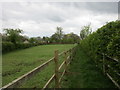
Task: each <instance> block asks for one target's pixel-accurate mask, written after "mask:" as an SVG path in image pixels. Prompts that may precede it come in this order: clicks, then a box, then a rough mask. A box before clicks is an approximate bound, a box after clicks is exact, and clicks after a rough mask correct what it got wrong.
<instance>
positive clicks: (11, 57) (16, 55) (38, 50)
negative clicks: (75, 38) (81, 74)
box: [2, 44, 74, 86]
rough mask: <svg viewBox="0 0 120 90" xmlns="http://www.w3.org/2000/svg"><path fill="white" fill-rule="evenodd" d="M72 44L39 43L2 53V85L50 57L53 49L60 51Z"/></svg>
mask: <svg viewBox="0 0 120 90" xmlns="http://www.w3.org/2000/svg"><path fill="white" fill-rule="evenodd" d="M73 46H74V45H73V44H70V45H69V44H64V45H41V46H36V47H32V48H28V49H23V50H18V51H13V52H10V53H7V54H4V55H3V56H2V76H3V77H2V80H3V81H2V86H4V85H6V84H8V83H9V82H11V81H13V80H14V79H16V78H18V77H20V76H21V75H23V74H25V73H27V72H28V71H30V70H32V69H33V68H35V67H37V66H39V65H40V64H42V63H44V62H45V61H47V60H49V59H50V58H52V57H53V56H54V51H55V50H59V53H60V52H62V51H64V50H68V49H70V48H72V47H73Z"/></svg>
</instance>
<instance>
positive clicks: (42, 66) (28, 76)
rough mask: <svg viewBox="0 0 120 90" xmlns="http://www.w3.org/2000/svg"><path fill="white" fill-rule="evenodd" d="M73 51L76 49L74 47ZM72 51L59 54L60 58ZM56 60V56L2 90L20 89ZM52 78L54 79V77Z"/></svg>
mask: <svg viewBox="0 0 120 90" xmlns="http://www.w3.org/2000/svg"><path fill="white" fill-rule="evenodd" d="M72 49H74V47H73V48H72ZM72 49H69V50H67V51H63V52H61V53H60V54H58V56H61V55H62V54H64V53H66V52H70V51H71V50H72ZM55 58H56V56H54V57H53V58H51V59H49V60H48V61H46V62H44V63H43V64H41V65H40V66H38V67H36V68H34V69H33V70H31V71H29V72H28V73H26V74H24V75H22V76H20V77H19V78H17V79H15V80H13V81H12V82H10V83H8V84H7V85H5V86H3V87H2V90H4V89H6V88H16V87H19V86H20V85H21V84H22V83H23V82H25V81H27V80H28V79H29V78H31V77H32V76H34V75H35V74H36V73H38V72H41V71H42V70H43V69H44V68H45V67H47V66H48V65H49V63H51V62H52V61H54V60H55ZM52 77H54V75H53V76H52Z"/></svg>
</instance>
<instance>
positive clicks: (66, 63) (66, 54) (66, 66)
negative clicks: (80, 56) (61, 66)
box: [65, 52, 67, 72]
mask: <svg viewBox="0 0 120 90" xmlns="http://www.w3.org/2000/svg"><path fill="white" fill-rule="evenodd" d="M65 72H67V53H66V52H65Z"/></svg>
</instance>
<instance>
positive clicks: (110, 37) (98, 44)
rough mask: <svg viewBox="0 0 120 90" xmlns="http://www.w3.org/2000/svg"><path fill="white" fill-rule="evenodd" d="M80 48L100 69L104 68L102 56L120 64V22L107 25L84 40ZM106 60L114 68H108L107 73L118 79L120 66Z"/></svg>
mask: <svg viewBox="0 0 120 90" xmlns="http://www.w3.org/2000/svg"><path fill="white" fill-rule="evenodd" d="M80 46H81V47H82V48H83V50H84V51H85V52H86V53H87V54H88V56H89V57H91V59H92V60H94V61H95V63H96V64H97V65H98V67H99V68H102V65H103V61H102V60H103V56H102V55H101V54H106V56H109V57H111V58H115V59H117V60H118V62H120V21H112V22H109V23H107V24H106V25H104V26H103V27H101V28H99V29H98V30H97V31H96V32H93V33H92V34H90V35H89V36H88V37H87V38H85V39H84V40H82V41H81V43H80ZM105 59H106V61H105V64H106V65H108V64H109V65H110V66H111V67H112V69H110V68H108V70H107V72H109V73H110V74H111V75H112V76H113V78H114V79H116V77H118V76H117V75H116V74H115V72H118V73H120V71H119V70H120V64H119V63H116V62H114V60H113V61H112V59H110V58H107V57H106V58H105ZM116 81H118V82H119V84H120V80H117V79H116Z"/></svg>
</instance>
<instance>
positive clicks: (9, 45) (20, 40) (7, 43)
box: [1, 25, 91, 53]
mask: <svg viewBox="0 0 120 90" xmlns="http://www.w3.org/2000/svg"><path fill="white" fill-rule="evenodd" d="M3 31H4V33H2V34H1V36H2V52H3V53H4V52H9V51H12V50H16V49H23V48H28V47H32V46H37V45H44V44H74V43H80V40H82V39H84V38H85V37H87V36H88V35H89V34H90V33H91V29H90V25H87V26H84V27H82V29H81V32H80V36H78V35H77V34H74V33H73V32H71V33H68V34H65V33H64V32H63V28H62V27H56V32H55V33H54V34H53V35H51V36H50V37H45V36H43V37H40V36H39V37H31V38H29V37H28V36H23V33H24V31H23V30H21V29H11V28H5V29H3Z"/></svg>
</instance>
